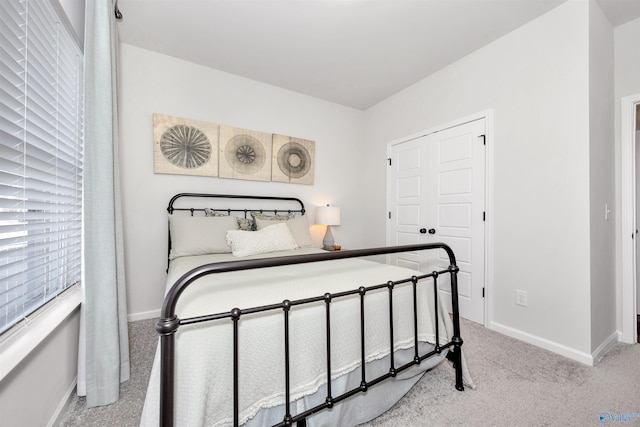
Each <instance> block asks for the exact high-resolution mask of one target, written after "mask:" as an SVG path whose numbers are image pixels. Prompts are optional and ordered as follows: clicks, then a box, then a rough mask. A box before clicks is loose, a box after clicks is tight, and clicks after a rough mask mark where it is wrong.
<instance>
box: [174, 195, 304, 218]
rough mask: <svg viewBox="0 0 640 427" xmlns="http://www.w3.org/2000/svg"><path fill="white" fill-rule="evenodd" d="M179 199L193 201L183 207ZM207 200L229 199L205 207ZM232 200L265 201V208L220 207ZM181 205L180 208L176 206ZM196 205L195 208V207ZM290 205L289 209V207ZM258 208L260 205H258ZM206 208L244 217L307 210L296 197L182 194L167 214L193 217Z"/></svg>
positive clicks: (175, 198)
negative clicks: (259, 213) (250, 214)
mask: <svg viewBox="0 0 640 427" xmlns="http://www.w3.org/2000/svg"><path fill="white" fill-rule="evenodd" d="M179 199H182V200H181V201H180V202H185V200H186V199H191V201H190V202H189V203H184V204H185V205H186V206H183V203H180V202H178V200H179ZM207 199H227V202H218V201H216V202H215V203H214V204H215V206H209V205H207V206H204V204H205V203H208V202H204V200H207ZM231 200H244V201H246V202H247V203H248V201H249V200H254V201H255V200H261V201H264V202H265V203H264V204H265V205H268V206H267V207H266V208H265V207H254V206H253V205H252V206H251V207H239V205H237V204H234V206H233V207H228V206H227V207H219V206H222V205H223V204H224V203H229V202H230V201H231ZM176 205H179V206H176ZM194 205H195V206H194ZM287 205H289V207H287ZM295 205H297V206H296V207H295V209H292V208H291V207H292V206H295ZM256 206H258V205H256ZM205 208H209V209H211V210H214V211H216V212H222V213H226V214H228V215H231V213H234V212H236V213H237V212H239V213H243V214H244V217H245V218H246V217H247V214H248V213H249V212H261V213H265V212H266V213H273V214H274V215H277V214H278V212H279V213H300V214H301V215H304V214H305V212H306V210H305V208H304V203H302V201H301V200H300V199H297V198H295V197H277V196H242V195H237V194H206V193H180V194H176V195H175V196H173V197H172V198H171V200H170V201H169V206H168V207H167V212H169V213H170V214H173V213H174V212H176V211H188V212H191V215H193V214H194V212H199V211H200V212H204V209H205Z"/></svg>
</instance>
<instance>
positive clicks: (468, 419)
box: [58, 320, 640, 427]
mask: <svg viewBox="0 0 640 427" xmlns="http://www.w3.org/2000/svg"><path fill="white" fill-rule="evenodd" d="M153 325H154V321H142V322H134V323H131V324H130V341H131V365H132V379H131V380H130V381H129V382H127V383H125V384H123V385H122V387H121V400H120V401H119V402H117V403H115V404H113V405H110V406H106V407H101V408H92V409H85V402H84V399H82V398H77V397H74V398H73V399H72V401H71V402H70V404H69V407H68V410H67V411H66V412H65V413H64V414H63V415H62V416H61V419H60V420H59V423H58V425H59V426H65V427H71V426H83V427H92V426H96V427H98V426H100V427H103V426H137V425H138V422H139V418H140V413H141V411H142V405H143V403H144V394H145V392H146V384H147V381H148V376H149V371H150V369H151V363H152V359H153V356H154V354H155V347H156V341H157V338H156V335H155V331H154V326H153ZM462 338H463V339H464V345H463V348H464V351H465V356H466V359H467V363H468V365H469V370H470V372H471V376H472V377H473V380H474V382H475V383H476V386H477V388H476V389H475V390H471V389H468V388H467V389H466V390H465V391H464V392H458V391H456V390H455V388H454V387H453V369H452V368H451V365H449V363H448V362H446V363H442V364H440V365H438V366H437V367H436V368H434V369H433V370H431V371H429V372H427V373H426V375H425V376H424V377H423V378H422V379H421V380H420V381H419V382H418V383H417V384H416V386H415V387H413V389H412V390H411V391H410V392H409V393H407V395H406V396H405V397H404V398H403V399H402V400H401V401H400V402H398V404H396V406H394V407H393V408H392V409H391V410H389V411H388V412H386V413H385V414H383V415H382V416H380V417H379V418H377V419H375V420H373V421H371V422H369V423H367V424H365V426H367V427H369V426H370V427H374V426H375V427H392V426H393V427H396V426H590V425H593V426H596V425H601V424H611V425H634V426H640V345H618V346H616V347H615V348H614V349H613V350H612V351H611V352H610V353H609V354H608V355H607V356H605V357H604V359H603V360H602V361H601V362H600V363H599V364H598V365H597V366H596V367H588V366H585V365H582V364H580V363H577V362H574V361H572V360H569V359H566V358H563V357H561V356H558V355H556V354H554V353H551V352H548V351H546V350H542V349H540V348H537V347H534V346H531V345H529V344H525V343H523V342H520V341H518V340H515V339H512V338H509V337H506V336H504V335H501V334H499V333H497V332H494V331H491V330H488V329H486V328H483V327H482V326H480V325H477V324H475V323H473V322H469V321H464V320H463V321H462Z"/></svg>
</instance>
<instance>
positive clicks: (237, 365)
mask: <svg viewBox="0 0 640 427" xmlns="http://www.w3.org/2000/svg"><path fill="white" fill-rule="evenodd" d="M223 200H224V201H225V202H224V203H225V204H226V205H222V206H221V201H223ZM238 202H241V203H246V204H249V205H250V207H238V206H237V204H238ZM256 203H268V204H269V208H268V209H265V208H264V207H258V206H256ZM183 205H184V206H183ZM229 205H231V206H232V207H228V206H229ZM274 205H275V207H274ZM283 205H284V206H283ZM168 212H169V259H170V262H169V268H168V270H167V271H168V274H167V288H166V295H165V300H164V303H163V308H162V311H161V316H160V319H159V320H158V321H157V324H156V330H157V331H158V333H159V336H160V343H159V347H158V351H157V353H156V358H155V361H154V364H153V368H152V372H151V377H150V380H149V386H148V392H147V397H146V400H145V404H144V409H143V414H142V418H141V425H143V426H152V425H162V426H173V425H179V426H189V427H191V426H197V425H202V426H214V427H220V426H231V425H233V426H240V425H244V426H247V427H256V426H268V425H269V426H288V425H294V424H295V425H298V426H307V425H308V426H312V427H324V426H337V425H341V426H350V425H357V424H360V423H363V422H366V421H368V420H371V419H373V418H375V417H376V416H378V415H380V414H381V413H383V412H385V411H386V410H388V409H389V408H390V407H391V406H393V404H395V403H396V402H397V400H399V399H400V398H401V397H402V396H403V395H404V394H405V393H406V392H407V391H408V390H409V389H410V388H411V387H412V386H413V385H414V384H415V383H416V382H417V381H418V380H419V379H420V378H421V376H422V375H423V374H424V373H425V372H426V371H428V370H429V369H431V368H432V367H433V366H435V365H436V364H438V363H440V362H441V361H442V360H444V359H445V358H448V359H450V360H451V361H452V364H453V367H454V371H453V372H452V385H455V387H456V388H457V389H458V390H463V389H464V385H465V384H467V385H472V382H471V380H470V378H469V376H468V373H467V370H466V365H465V362H464V358H463V356H462V349H461V346H462V339H461V337H460V327H459V318H458V302H457V291H456V290H457V271H458V268H457V266H456V262H455V256H454V254H453V252H452V251H451V249H450V248H449V247H448V246H446V245H445V244H441V243H436V244H423V245H409V246H398V247H384V248H374V249H359V250H352V251H344V250H343V251H334V252H327V251H324V250H321V249H317V248H314V247H312V245H311V236H310V235H309V227H308V225H307V221H306V217H305V213H306V210H305V207H304V204H303V203H302V201H300V200H299V199H296V198H288V197H267V196H238V195H219V194H199V193H181V194H178V195H176V196H174V197H173V198H172V199H171V201H170V203H169V207H168ZM419 250H438V251H443V253H445V254H446V256H447V257H448V259H449V267H448V268H446V269H444V270H441V271H432V272H429V273H426V274H425V273H422V272H418V271H414V270H410V269H407V268H403V267H398V266H394V265H389V264H386V263H382V262H377V261H374V260H370V259H363V258H365V257H372V256H382V255H388V254H394V253H398V252H405V251H411V252H414V251H419ZM439 280H448V281H450V286H451V289H452V291H453V292H452V297H451V307H452V310H451V311H452V313H448V311H447V310H446V309H444V306H445V305H444V304H443V301H442V298H440V297H439V293H438V291H437V289H438V286H437V282H438V281H439Z"/></svg>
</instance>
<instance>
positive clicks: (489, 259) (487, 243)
mask: <svg viewBox="0 0 640 427" xmlns="http://www.w3.org/2000/svg"><path fill="white" fill-rule="evenodd" d="M480 119H484V120H485V122H484V123H485V145H486V148H485V159H484V161H485V165H484V167H485V169H484V174H485V179H484V187H485V188H484V205H485V212H486V217H485V222H484V323H483V325H484V326H487V325H491V324H493V304H492V299H491V297H490V295H491V284H492V283H493V232H492V231H493V214H492V213H493V191H492V188H493V143H494V137H493V134H494V132H493V109H488V110H484V111H480V112H477V113H474V114H470V115H468V116H465V117H462V118H459V119H456V120H452V121H450V122H446V123H443V124H440V125H437V126H434V127H431V128H429V129H426V130H423V131H420V132H416V133H414V134H411V135H408V136H405V137H402V138H398V139H395V140H393V141H391V142H388V143H387V158H389V157H390V156H391V147H392V146H394V145H398V144H402V143H403V142H409V141H411V140H413V139H416V138H420V137H423V136H426V135H430V134H433V133H436V132H440V131H443V130H445V129H449V128H453V127H456V126H460V125H463V124H465V123H469V122H473V121H475V120H480ZM386 183H387V186H388V185H389V179H388V174H387V179H386ZM388 195H389V189H388V188H387V201H386V205H387V208H388V207H389V199H388ZM385 238H386V243H387V245H389V244H390V243H389V242H390V238H389V227H388V226H387V227H386V230H385Z"/></svg>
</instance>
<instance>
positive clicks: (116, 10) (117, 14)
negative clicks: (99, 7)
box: [113, 0, 122, 21]
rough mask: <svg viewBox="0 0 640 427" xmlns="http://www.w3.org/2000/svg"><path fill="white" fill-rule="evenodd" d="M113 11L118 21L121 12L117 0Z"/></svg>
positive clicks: (120, 17)
mask: <svg viewBox="0 0 640 427" xmlns="http://www.w3.org/2000/svg"><path fill="white" fill-rule="evenodd" d="M113 11H114V13H115V14H116V19H117V20H118V21H120V20H122V13H120V9H118V0H116V4H115V6H114V8H113Z"/></svg>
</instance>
